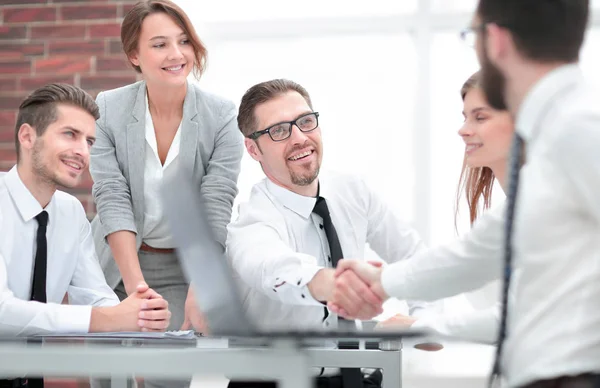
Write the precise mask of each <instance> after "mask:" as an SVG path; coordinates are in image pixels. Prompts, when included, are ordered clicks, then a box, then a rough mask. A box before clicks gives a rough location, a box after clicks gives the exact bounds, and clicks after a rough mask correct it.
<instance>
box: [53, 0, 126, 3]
mask: <svg viewBox="0 0 600 388" xmlns="http://www.w3.org/2000/svg"><path fill="white" fill-rule="evenodd" d="M108 1H115V0H52V2H53V3H90V2H91V3H102V2H104V3H106V2H108Z"/></svg>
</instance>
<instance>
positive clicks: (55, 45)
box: [48, 41, 104, 55]
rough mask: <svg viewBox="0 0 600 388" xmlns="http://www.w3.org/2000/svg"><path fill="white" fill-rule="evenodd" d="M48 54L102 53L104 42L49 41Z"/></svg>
mask: <svg viewBox="0 0 600 388" xmlns="http://www.w3.org/2000/svg"><path fill="white" fill-rule="evenodd" d="M48 53H49V55H67V54H73V55H103V54H104V42H102V41H92V42H50V45H49V46H48Z"/></svg>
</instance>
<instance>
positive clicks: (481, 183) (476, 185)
mask: <svg viewBox="0 0 600 388" xmlns="http://www.w3.org/2000/svg"><path fill="white" fill-rule="evenodd" d="M479 82H480V75H479V72H476V73H475V74H473V75H472V76H471V77H469V79H468V80H467V81H466V82H465V83H464V84H463V86H462V88H461V89H460V95H461V97H462V99H463V101H464V100H465V97H466V96H467V93H469V92H470V91H471V90H473V89H475V88H478V87H479ZM494 180H495V176H494V173H493V172H492V169H491V168H489V167H469V166H467V158H466V155H465V157H464V159H463V166H462V171H461V172H460V179H459V181H458V189H457V192H456V208H455V211H454V224H455V226H456V219H457V218H458V207H459V204H460V199H461V197H462V193H463V191H464V194H465V197H467V204H468V206H469V219H470V221H471V225H472V224H473V222H475V220H476V219H477V216H478V210H479V209H478V205H479V201H480V199H481V198H482V197H483V208H484V209H488V208H489V207H490V206H491V205H492V188H493V186H494Z"/></svg>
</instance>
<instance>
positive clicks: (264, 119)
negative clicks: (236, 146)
mask: <svg viewBox="0 0 600 388" xmlns="http://www.w3.org/2000/svg"><path fill="white" fill-rule="evenodd" d="M310 112H312V109H311V108H310V106H309V105H308V103H307V102H306V100H305V99H304V97H302V96H301V95H300V94H299V93H298V92H295V91H289V92H287V93H284V94H281V95H279V96H277V97H275V98H273V99H271V100H269V101H267V102H265V103H262V104H259V105H257V106H256V109H255V112H254V113H255V117H256V121H257V123H258V126H257V128H258V129H259V130H263V129H266V128H269V127H271V126H273V125H275V124H278V123H281V122H286V121H293V120H296V119H297V118H299V117H300V116H302V115H305V114H307V113H310ZM245 142H246V148H247V149H248V152H249V153H250V155H251V156H252V158H254V159H255V160H257V161H258V162H260V164H261V166H262V168H263V171H264V172H265V174H266V175H267V177H268V178H269V179H270V180H271V181H272V182H274V183H275V184H278V185H279V186H282V187H285V188H287V189H288V190H291V191H293V192H295V193H298V194H302V195H310V194H308V193H311V192H313V191H316V187H317V177H318V175H319V169H320V167H321V161H322V154H323V145H322V142H321V128H320V127H317V128H316V129H314V130H312V131H310V132H301V131H300V130H299V129H298V127H297V126H295V125H294V126H292V132H291V135H290V137H289V138H287V139H285V140H283V141H278V142H275V141H273V140H272V139H271V138H270V137H269V135H268V134H264V135H262V136H260V137H259V138H258V139H256V140H251V139H248V138H247V139H246V140H245Z"/></svg>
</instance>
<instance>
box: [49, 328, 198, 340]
mask: <svg viewBox="0 0 600 388" xmlns="http://www.w3.org/2000/svg"><path fill="white" fill-rule="evenodd" d="M39 337H81V338H147V339H157V338H168V339H194V338H196V333H195V332H194V330H174V331H165V332H140V331H117V332H107V333H53V334H44V335H40V336H39Z"/></svg>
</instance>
